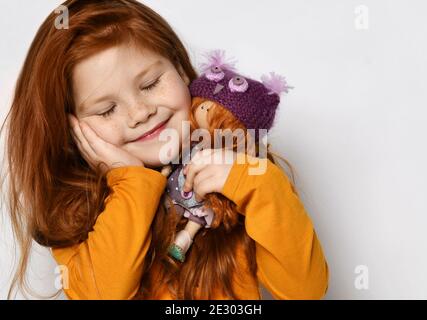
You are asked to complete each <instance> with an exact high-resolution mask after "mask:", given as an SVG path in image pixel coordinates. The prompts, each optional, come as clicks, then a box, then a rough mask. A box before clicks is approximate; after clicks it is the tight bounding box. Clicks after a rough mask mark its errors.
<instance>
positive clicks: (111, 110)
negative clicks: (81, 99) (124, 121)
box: [100, 104, 117, 118]
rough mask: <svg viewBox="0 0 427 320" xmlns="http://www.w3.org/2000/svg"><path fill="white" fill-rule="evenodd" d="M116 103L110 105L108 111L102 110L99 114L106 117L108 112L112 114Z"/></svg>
mask: <svg viewBox="0 0 427 320" xmlns="http://www.w3.org/2000/svg"><path fill="white" fill-rule="evenodd" d="M116 107H117V106H116V105H115V104H114V105H112V106H111V108H110V109H108V111H106V112H104V113H101V114H100V116H103V117H105V118H106V117H108V116H109V115H110V114H112V113H113V112H114V109H116Z"/></svg>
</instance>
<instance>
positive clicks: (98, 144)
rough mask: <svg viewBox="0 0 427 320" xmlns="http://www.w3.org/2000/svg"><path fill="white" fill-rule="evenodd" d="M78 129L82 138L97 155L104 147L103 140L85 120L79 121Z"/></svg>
mask: <svg viewBox="0 0 427 320" xmlns="http://www.w3.org/2000/svg"><path fill="white" fill-rule="evenodd" d="M80 129H81V132H82V135H83V137H84V140H85V141H86V142H87V145H88V146H89V147H90V149H91V150H92V151H93V153H94V154H96V155H99V154H100V153H101V150H102V148H105V141H104V140H102V139H101V138H100V137H99V136H98V135H97V134H96V132H95V131H94V130H92V128H91V127H90V126H89V125H88V124H87V123H85V122H83V121H80Z"/></svg>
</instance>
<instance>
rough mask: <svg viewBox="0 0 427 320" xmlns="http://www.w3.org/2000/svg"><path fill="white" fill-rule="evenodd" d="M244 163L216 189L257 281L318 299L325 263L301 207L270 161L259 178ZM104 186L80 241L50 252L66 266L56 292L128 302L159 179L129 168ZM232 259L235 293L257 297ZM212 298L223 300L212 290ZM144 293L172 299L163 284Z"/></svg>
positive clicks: (277, 293)
mask: <svg viewBox="0 0 427 320" xmlns="http://www.w3.org/2000/svg"><path fill="white" fill-rule="evenodd" d="M249 167H250V164H248V163H244V164H241V163H237V162H235V163H234V164H233V166H232V168H231V171H230V174H229V177H228V179H227V181H226V183H225V185H224V188H223V190H222V193H223V194H224V195H225V196H226V197H227V198H229V199H231V200H232V201H233V202H235V203H236V205H237V210H238V211H239V212H240V213H241V214H243V215H245V227H246V231H247V233H248V235H249V236H250V237H251V238H252V239H253V240H255V243H256V261H257V264H258V271H257V278H258V281H259V282H260V283H261V284H263V285H264V287H265V288H266V289H267V290H268V291H269V292H270V293H271V294H272V295H273V297H274V298H276V299H320V298H322V297H323V296H324V295H325V293H326V290H327V288H328V280H329V271H328V264H327V262H326V260H325V257H324V254H323V251H322V247H321V244H320V242H319V240H318V238H317V236H316V232H315V230H314V228H313V225H312V222H311V220H310V218H309V216H308V215H307V213H306V211H305V209H304V207H303V204H302V203H301V201H300V200H299V199H298V197H297V195H296V194H295V193H294V192H293V191H292V188H291V184H290V182H289V180H288V178H287V176H286V175H285V174H284V173H283V171H282V170H281V169H279V168H278V167H277V166H276V165H274V164H273V163H272V162H271V161H269V160H267V170H266V172H265V173H264V174H261V175H250V174H248V168H249ZM107 183H108V185H109V186H111V187H112V189H113V192H112V193H111V194H110V195H109V196H108V197H107V199H106V206H105V210H104V211H103V212H102V213H101V214H100V215H99V217H98V220H97V221H96V223H95V225H94V230H93V231H92V232H90V233H89V237H88V239H87V240H86V241H84V242H82V243H81V244H79V245H75V246H71V247H68V248H57V249H52V253H53V256H54V258H55V259H56V261H57V262H58V264H59V265H63V266H65V267H66V268H62V270H65V271H66V272H64V271H63V276H62V279H63V289H64V292H65V294H66V295H67V297H68V298H70V299H131V298H132V297H133V296H134V295H135V294H136V293H137V291H138V288H139V282H140V279H141V276H142V274H141V272H142V271H141V269H142V265H143V261H144V258H145V255H146V253H147V251H148V248H149V246H150V241H151V230H150V225H151V222H152V220H153V218H154V215H155V213H156V209H157V206H158V204H159V201H160V197H161V194H162V193H163V191H164V188H165V186H166V178H165V177H164V176H163V175H162V174H160V173H159V172H157V171H155V170H152V169H149V168H145V167H136V166H130V167H121V168H115V169H112V170H110V171H109V172H108V173H107ZM237 261H238V264H239V266H238V270H239V276H236V277H235V278H234V283H233V286H234V288H235V292H236V293H237V295H238V296H239V298H241V299H260V298H261V295H260V290H259V285H258V283H257V282H256V281H255V280H254V279H251V277H250V275H249V271H248V268H247V265H246V264H245V259H244V254H243V250H241V249H239V250H238V252H237ZM218 292H219V290H218ZM214 296H215V299H226V298H225V297H223V296H221V294H219V293H218V294H215V295H214ZM152 298H153V299H172V297H171V295H170V294H169V292H168V289H167V288H166V286H164V288H163V292H162V293H161V295H160V296H158V297H152Z"/></svg>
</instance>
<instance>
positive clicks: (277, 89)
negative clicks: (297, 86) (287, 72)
mask: <svg viewBox="0 0 427 320" xmlns="http://www.w3.org/2000/svg"><path fill="white" fill-rule="evenodd" d="M261 81H262V83H263V84H264V86H265V87H266V88H267V89H268V90H270V91H271V93H276V94H277V95H279V96H280V94H281V93H282V92H286V93H288V91H289V89H293V87H291V86H288V83H287V82H286V80H285V77H283V76H281V75H278V74H275V73H274V72H270V76H268V75H263V76H261Z"/></svg>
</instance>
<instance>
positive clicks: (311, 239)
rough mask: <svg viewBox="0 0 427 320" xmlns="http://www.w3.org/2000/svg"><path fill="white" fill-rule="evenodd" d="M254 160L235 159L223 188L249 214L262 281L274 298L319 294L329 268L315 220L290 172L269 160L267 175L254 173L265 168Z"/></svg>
mask: <svg viewBox="0 0 427 320" xmlns="http://www.w3.org/2000/svg"><path fill="white" fill-rule="evenodd" d="M247 157H249V156H247ZM249 158H252V157H249ZM253 159H256V158H252V160H250V161H249V162H248V161H240V162H235V163H234V164H233V166H232V169H231V171H230V174H229V176H228V178H227V181H226V183H225V185H224V187H223V190H222V192H221V193H222V194H224V195H225V196H226V197H227V198H229V199H230V200H232V201H233V202H234V203H236V205H237V210H238V211H239V213H241V214H243V215H245V228H246V232H247V233H248V235H249V237H250V238H252V239H253V240H254V241H255V245H256V261H257V265H258V270H257V277H258V280H259V281H260V282H261V283H262V284H263V285H264V286H265V288H266V289H267V290H268V291H269V292H270V293H271V294H272V295H273V297H274V298H275V299H321V298H323V296H324V295H325V293H326V291H327V288H328V281H329V270H328V264H327V262H326V259H325V257H324V254H323V251H322V247H321V244H320V242H319V240H318V238H317V235H316V232H315V230H314V228H313V224H312V222H311V220H310V218H309V216H308V215H307V213H306V211H305V209H304V206H303V204H302V203H301V201H300V200H299V198H298V196H297V195H296V194H295V193H294V192H293V190H292V186H291V184H290V182H289V180H288V178H287V176H286V174H285V173H284V172H283V171H282V170H281V169H280V168H279V167H277V166H276V165H275V164H273V163H272V162H271V161H270V160H267V159H264V160H262V161H264V164H265V167H266V169H265V172H264V173H263V174H259V175H254V174H250V171H248V170H249V169H250V168H253V169H254V168H256V167H259V168H261V166H259V165H256V166H253V164H251V163H253V162H252V161H253Z"/></svg>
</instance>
